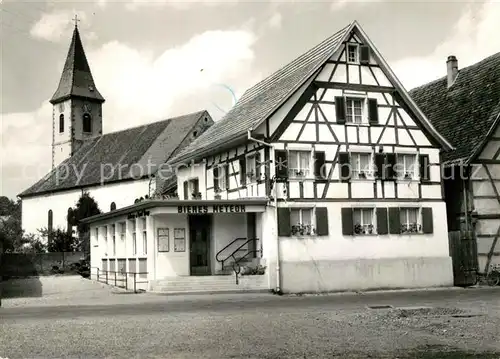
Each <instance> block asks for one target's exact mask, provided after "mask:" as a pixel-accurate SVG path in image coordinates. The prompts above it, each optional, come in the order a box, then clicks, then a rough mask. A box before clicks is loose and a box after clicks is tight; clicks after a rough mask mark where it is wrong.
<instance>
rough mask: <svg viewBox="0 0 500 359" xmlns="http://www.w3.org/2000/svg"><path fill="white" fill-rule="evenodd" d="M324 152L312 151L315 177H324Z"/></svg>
mask: <svg viewBox="0 0 500 359" xmlns="http://www.w3.org/2000/svg"><path fill="white" fill-rule="evenodd" d="M325 170H326V168H325V152H322V151H321V152H318V151H316V152H314V176H315V177H316V178H317V179H326V173H325Z"/></svg>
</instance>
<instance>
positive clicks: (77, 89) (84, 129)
mask: <svg viewBox="0 0 500 359" xmlns="http://www.w3.org/2000/svg"><path fill="white" fill-rule="evenodd" d="M104 101H105V100H104V98H103V97H102V96H101V94H100V93H99V91H97V88H96V86H95V84H94V79H93V77H92V73H91V72H90V67H89V64H88V62H87V57H86V56H85V52H84V50H83V45H82V40H81V38H80V33H79V31H78V27H77V26H76V25H75V30H74V31H73V38H72V39H71V45H70V47H69V51H68V56H67V58H66V62H65V64H64V68H63V72H62V76H61V80H60V81H59V86H58V87H57V90H56V92H55V93H54V95H53V96H52V99H51V100H50V103H51V104H52V106H53V107H52V168H55V167H57V166H58V165H59V164H60V163H62V162H63V161H64V160H66V159H67V158H68V157H70V156H72V155H73V154H74V153H75V152H76V151H77V150H78V149H79V148H80V146H81V145H82V143H83V141H85V140H87V139H90V138H93V137H97V136H101V135H102V104H103V103H104Z"/></svg>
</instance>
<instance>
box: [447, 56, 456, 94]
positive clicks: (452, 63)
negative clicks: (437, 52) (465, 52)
mask: <svg viewBox="0 0 500 359" xmlns="http://www.w3.org/2000/svg"><path fill="white" fill-rule="evenodd" d="M446 69H447V71H446V72H447V76H446V77H447V79H448V87H451V85H453V82H455V79H456V78H457V75H458V60H457V58H456V57H455V56H453V55H450V56H448V60H446Z"/></svg>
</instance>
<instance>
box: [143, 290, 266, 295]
mask: <svg viewBox="0 0 500 359" xmlns="http://www.w3.org/2000/svg"><path fill="white" fill-rule="evenodd" d="M145 293H147V294H151V295H155V296H181V295H215V294H252V293H254V294H256V293H261V294H262V293H268V294H269V295H272V293H270V292H269V289H249V290H244V289H243V290H210V291H206V290H199V291H186V292H158V291H147V292H145Z"/></svg>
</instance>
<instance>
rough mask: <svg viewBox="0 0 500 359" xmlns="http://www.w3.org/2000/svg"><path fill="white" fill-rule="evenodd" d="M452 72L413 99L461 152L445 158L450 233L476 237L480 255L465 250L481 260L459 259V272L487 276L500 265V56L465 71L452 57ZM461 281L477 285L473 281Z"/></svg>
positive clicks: (449, 69)
mask: <svg viewBox="0 0 500 359" xmlns="http://www.w3.org/2000/svg"><path fill="white" fill-rule="evenodd" d="M446 69H447V71H446V72H447V73H446V76H444V77H443V78H441V79H439V80H437V81H433V82H431V83H429V84H426V85H423V86H420V87H418V88H416V89H413V90H411V91H410V94H411V96H412V97H413V98H414V100H415V102H416V103H417V104H418V105H419V106H420V108H421V109H422V110H423V111H424V112H425V114H426V115H427V116H428V117H429V119H430V121H431V122H432V123H433V125H434V126H435V127H436V128H437V129H438V130H439V131H440V133H442V134H443V135H444V136H446V138H447V139H449V140H450V142H451V143H452V144H453V146H454V147H455V150H453V151H449V152H445V153H443V156H442V161H443V167H444V168H445V171H444V175H445V181H444V182H445V183H444V184H445V199H446V204H447V213H448V228H449V230H450V231H453V232H459V231H461V232H467V233H468V232H472V233H473V235H474V236H475V238H474V240H475V241H477V245H474V247H476V248H475V250H474V249H473V250H471V251H469V250H468V249H466V248H464V249H462V252H466V253H469V254H468V256H469V257H470V256H476V255H477V258H467V257H466V256H459V257H457V258H456V260H457V263H456V267H457V270H458V271H459V270H460V267H468V264H469V266H470V267H471V268H470V269H478V271H479V272H483V273H487V272H488V271H489V270H490V269H491V266H496V265H500V244H499V242H500V241H499V237H500V196H499V183H500V159H499V158H498V156H499V155H500V128H499V122H500V53H497V54H494V55H492V56H490V57H488V58H486V59H484V60H482V61H480V62H478V63H476V64H473V65H471V66H468V67H465V68H463V69H459V67H458V60H457V58H456V57H455V56H450V57H449V58H448V59H447V61H446ZM467 239H471V238H464V240H465V241H462V243H461V244H462V245H466V244H467ZM474 262H475V264H472V263H474ZM456 275H457V276H465V277H467V273H460V272H458V273H456ZM459 280H460V281H462V282H464V284H467V282H469V284H473V283H472V282H473V278H469V279H468V278H462V279H460V278H459ZM471 281H472V282H471Z"/></svg>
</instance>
